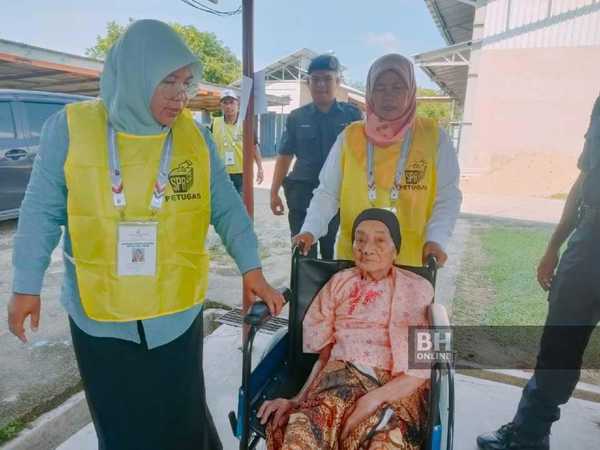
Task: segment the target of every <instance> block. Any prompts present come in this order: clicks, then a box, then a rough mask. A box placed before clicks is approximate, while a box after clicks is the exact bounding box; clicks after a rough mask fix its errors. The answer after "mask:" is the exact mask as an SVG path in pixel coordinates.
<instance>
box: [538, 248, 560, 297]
mask: <svg viewBox="0 0 600 450" xmlns="http://www.w3.org/2000/svg"><path fill="white" fill-rule="evenodd" d="M557 264H558V251H555V250H553V249H551V248H549V249H547V250H546V253H544V256H542V259H541V260H540V263H539V264H538V267H537V280H538V283H540V286H541V287H542V289H543V290H545V291H547V290H549V289H550V286H551V285H552V279H553V278H554V269H556V265H557Z"/></svg>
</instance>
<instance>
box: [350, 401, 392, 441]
mask: <svg viewBox="0 0 600 450" xmlns="http://www.w3.org/2000/svg"><path fill="white" fill-rule="evenodd" d="M383 403H385V400H384V399H383V398H381V395H380V393H379V392H378V391H377V389H375V390H373V391H371V392H369V393H367V394H365V395H363V396H362V397H361V398H359V399H358V400H357V401H356V403H355V405H354V409H353V410H352V413H351V414H350V415H349V416H348V418H347V419H346V421H345V422H344V428H343V429H342V434H341V436H340V438H341V440H344V439H346V437H347V436H348V435H349V434H350V433H351V432H352V430H353V429H354V428H356V426H357V425H358V424H359V423H361V422H362V421H363V420H365V419H366V418H367V417H369V416H371V415H372V414H374V413H375V411H377V408H379V407H380V406H381V405H382V404H383Z"/></svg>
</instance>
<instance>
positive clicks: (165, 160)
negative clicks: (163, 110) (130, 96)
mask: <svg viewBox="0 0 600 450" xmlns="http://www.w3.org/2000/svg"><path fill="white" fill-rule="evenodd" d="M172 153H173V135H172V132H171V131H169V134H167V138H166V139H165V143H164V145H163V149H162V154H161V157H160V165H159V167H158V176H157V177H156V182H155V183H154V188H153V189H152V199H151V200H150V209H151V210H152V211H153V212H156V211H158V210H159V209H160V208H161V207H162V204H163V200H164V198H165V189H166V187H167V182H168V180H169V166H170V165H171V156H172ZM108 167H109V170H110V182H111V189H112V196H113V204H114V205H115V208H117V209H119V210H123V208H125V205H126V204H127V201H126V200H125V190H124V188H123V177H122V175H121V163H120V161H119V149H118V147H117V133H116V132H115V129H114V128H113V127H112V125H111V124H109V125H108Z"/></svg>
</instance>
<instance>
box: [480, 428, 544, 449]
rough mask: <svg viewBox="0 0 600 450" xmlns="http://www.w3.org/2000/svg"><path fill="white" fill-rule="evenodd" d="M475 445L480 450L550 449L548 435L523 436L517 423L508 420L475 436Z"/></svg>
mask: <svg viewBox="0 0 600 450" xmlns="http://www.w3.org/2000/svg"><path fill="white" fill-rule="evenodd" d="M477 446H478V447H479V449H480V450H550V436H544V437H542V438H537V439H532V438H526V437H523V436H522V435H519V430H518V428H517V425H515V424H514V423H513V422H509V423H507V424H506V425H502V426H501V427H500V428H499V429H498V430H496V431H493V432H491V433H486V434H482V435H480V436H477Z"/></svg>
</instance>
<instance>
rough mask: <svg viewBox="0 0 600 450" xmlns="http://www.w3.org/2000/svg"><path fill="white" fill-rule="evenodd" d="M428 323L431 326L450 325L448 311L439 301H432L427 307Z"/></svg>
mask: <svg viewBox="0 0 600 450" xmlns="http://www.w3.org/2000/svg"><path fill="white" fill-rule="evenodd" d="M427 311H428V314H429V323H430V324H431V326H432V327H450V320H449V319H448V312H447V311H446V308H444V307H443V306H442V305H440V304H439V303H433V304H431V305H429V307H428V308H427Z"/></svg>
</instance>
